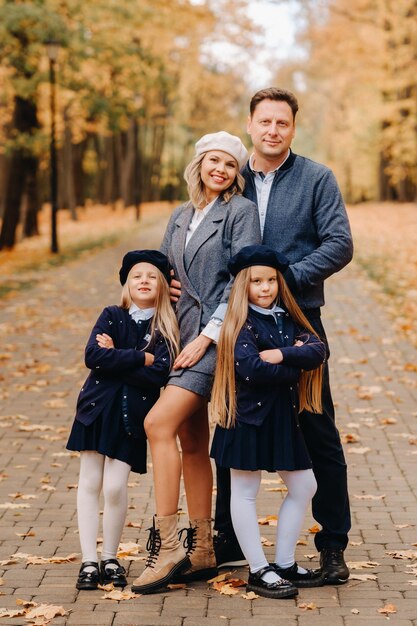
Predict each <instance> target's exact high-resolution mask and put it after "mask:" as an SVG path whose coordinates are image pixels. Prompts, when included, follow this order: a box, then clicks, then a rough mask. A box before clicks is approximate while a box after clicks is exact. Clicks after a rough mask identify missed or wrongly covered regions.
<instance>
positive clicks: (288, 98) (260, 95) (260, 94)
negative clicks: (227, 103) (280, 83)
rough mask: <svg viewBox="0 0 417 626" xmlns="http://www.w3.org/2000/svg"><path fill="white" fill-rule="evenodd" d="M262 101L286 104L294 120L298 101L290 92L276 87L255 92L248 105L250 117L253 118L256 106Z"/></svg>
mask: <svg viewBox="0 0 417 626" xmlns="http://www.w3.org/2000/svg"><path fill="white" fill-rule="evenodd" d="M263 100H276V101H278V102H286V103H287V104H288V105H289V107H290V109H291V111H292V114H293V118H294V119H295V116H296V114H297V111H298V100H297V98H296V97H295V95H294V94H293V93H292V92H291V91H288V90H287V89H279V88H278V87H268V88H267V89H261V90H260V91H257V92H256V94H255V95H254V96H253V97H252V100H251V101H250V105H249V110H250V116H251V117H252V116H253V114H254V112H255V109H256V107H257V106H258V104H259V103H260V102H262V101H263Z"/></svg>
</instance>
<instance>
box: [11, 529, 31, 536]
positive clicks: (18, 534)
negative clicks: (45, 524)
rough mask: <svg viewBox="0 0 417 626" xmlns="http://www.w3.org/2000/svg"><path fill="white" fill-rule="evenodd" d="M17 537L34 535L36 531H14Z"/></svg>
mask: <svg viewBox="0 0 417 626" xmlns="http://www.w3.org/2000/svg"><path fill="white" fill-rule="evenodd" d="M15 534H16V535H17V536H18V537H35V536H36V533H34V532H33V530H31V531H29V532H27V533H15Z"/></svg>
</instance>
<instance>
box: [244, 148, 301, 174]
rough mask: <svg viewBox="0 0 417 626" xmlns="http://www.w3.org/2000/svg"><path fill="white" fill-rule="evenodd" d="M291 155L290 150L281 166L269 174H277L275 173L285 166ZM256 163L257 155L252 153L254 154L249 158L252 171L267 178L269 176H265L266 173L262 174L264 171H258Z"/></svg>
mask: <svg viewBox="0 0 417 626" xmlns="http://www.w3.org/2000/svg"><path fill="white" fill-rule="evenodd" d="M290 154H291V150H290V149H289V148H288V154H287V156H286V157H285V159H284V160H283V162H282V163H280V165H278V167H276V168H275V169H274V170H271V171H270V172H268V174H275V172H277V171H278V170H279V169H280V168H281V167H282V166H283V165H284V163H285V161H286V160H287V159H288V157H289V156H290ZM254 161H255V153H254V152H252V154H251V155H250V157H249V167H250V169H251V170H252V172H254V173H255V174H263V175H264V176H267V175H268V174H265V172H262V170H258V169H256V168H255V166H254Z"/></svg>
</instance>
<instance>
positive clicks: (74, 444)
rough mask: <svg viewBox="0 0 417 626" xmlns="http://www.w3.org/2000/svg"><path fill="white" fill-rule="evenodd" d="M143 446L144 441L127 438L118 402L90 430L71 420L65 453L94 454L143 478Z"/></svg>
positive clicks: (144, 465) (144, 448)
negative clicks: (85, 451) (66, 451)
mask: <svg viewBox="0 0 417 626" xmlns="http://www.w3.org/2000/svg"><path fill="white" fill-rule="evenodd" d="M146 443H147V442H146V439H144V438H141V439H133V437H132V436H131V435H128V434H127V432H126V430H125V427H124V424H123V420H122V413H121V403H120V400H119V399H118V400H117V401H116V402H114V404H113V405H112V407H110V409H109V410H108V411H105V412H103V413H102V414H101V415H100V416H99V417H98V418H97V419H96V420H95V421H94V422H93V423H92V424H90V425H89V426H85V425H84V424H82V423H81V422H79V421H78V420H74V423H73V425H72V429H71V432H70V436H69V439H68V443H67V449H68V450H77V451H79V452H81V451H84V450H94V451H95V452H99V453H100V454H102V455H103V456H108V457H110V458H111V459H117V460H119V461H123V462H124V463H127V464H128V465H130V466H131V468H132V472H136V473H138V474H146Z"/></svg>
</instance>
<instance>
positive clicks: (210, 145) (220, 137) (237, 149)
mask: <svg viewBox="0 0 417 626" xmlns="http://www.w3.org/2000/svg"><path fill="white" fill-rule="evenodd" d="M209 150H221V151H222V152H227V154H230V155H231V156H232V157H233V158H234V159H236V161H237V163H238V165H239V169H242V167H243V166H244V165H245V163H246V161H247V160H248V157H249V153H248V151H247V150H246V148H245V146H244V145H243V143H242V142H241V140H240V139H239V137H236V135H231V134H230V133H227V132H226V131H224V130H220V131H219V132H218V133H209V134H208V135H203V137H201V139H199V140H198V141H197V143H196V144H195V152H196V156H198V155H200V154H203V153H204V152H208V151H209Z"/></svg>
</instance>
